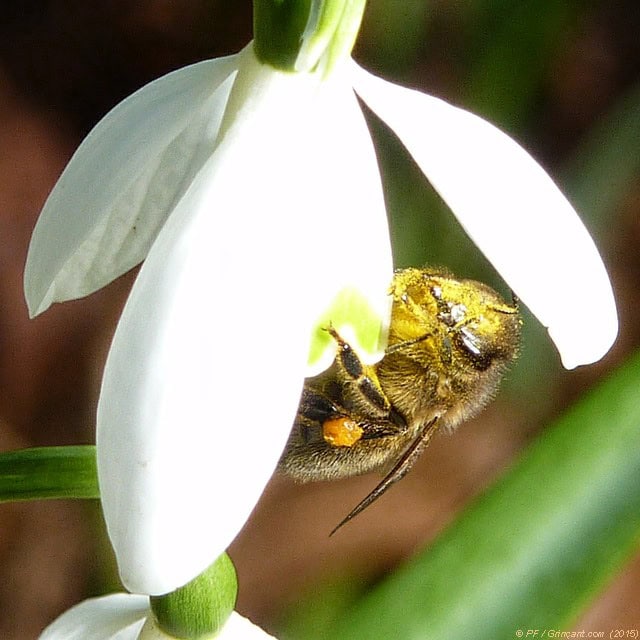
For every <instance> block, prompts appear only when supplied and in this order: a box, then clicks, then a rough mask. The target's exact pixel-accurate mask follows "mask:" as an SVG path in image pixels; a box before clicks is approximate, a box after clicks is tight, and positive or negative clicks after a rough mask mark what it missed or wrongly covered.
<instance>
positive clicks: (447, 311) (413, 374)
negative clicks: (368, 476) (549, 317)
mask: <svg viewBox="0 0 640 640" xmlns="http://www.w3.org/2000/svg"><path fill="white" fill-rule="evenodd" d="M390 295H391V297H392V309H391V322H390V326H389V336H388V344H387V347H386V350H385V353H384V356H383V358H382V359H381V360H380V361H379V362H378V363H376V364H373V365H366V364H364V363H363V362H362V361H361V360H360V358H359V357H358V355H357V353H356V352H355V351H354V350H353V349H352V347H351V346H350V345H349V343H348V342H346V341H345V340H344V339H343V338H342V337H341V336H340V335H339V333H338V332H337V331H336V330H335V329H334V328H333V327H328V328H327V330H328V331H329V333H330V334H331V336H332V337H333V339H334V340H335V341H336V345H337V354H336V358H335V360H334V362H333V364H332V365H331V367H330V368H329V369H327V370H326V371H324V372H323V373H321V374H320V375H318V376H316V377H313V378H307V379H306V380H305V384H304V388H303V392H302V398H301V400H300V405H299V407H298V412H297V416H296V419H295V422H294V425H293V428H292V430H291V434H290V436H289V440H288V442H287V445H286V448H285V450H284V453H283V454H282V457H281V459H280V461H279V463H278V469H279V471H280V472H281V473H283V474H285V475H287V476H290V477H291V478H293V479H294V480H296V481H299V482H309V481H316V480H335V479H339V478H345V477H349V476H354V475H360V474H364V473H367V472H369V471H376V470H378V471H383V472H386V475H385V476H384V478H383V479H382V481H381V482H380V483H379V484H378V485H377V486H376V487H375V488H374V489H373V491H371V493H369V494H368V495H367V496H366V497H365V498H364V499H363V500H362V501H361V502H360V503H359V504H358V505H357V506H356V507H355V508H354V509H353V510H352V511H351V512H350V513H349V514H348V515H347V516H346V517H345V518H344V519H343V520H342V521H341V522H340V523H339V524H338V526H337V527H335V529H334V530H333V531H332V534H333V533H335V532H336V531H337V530H338V529H339V528H340V527H341V526H343V525H344V524H346V523H347V522H349V521H350V520H351V519H352V518H354V517H355V516H357V515H358V514H359V513H361V512H362V511H363V510H364V509H366V508H367V507H368V506H369V505H371V504H372V503H373V502H374V501H375V500H377V499H378V498H379V497H380V496H382V494H384V493H385V491H387V489H389V487H391V486H392V485H393V484H395V483H396V482H398V480H400V479H401V478H403V477H404V476H405V475H406V474H407V472H408V471H409V470H410V469H411V467H412V466H413V465H414V463H415V462H416V460H417V459H418V457H419V456H420V454H421V453H422V452H423V451H424V449H425V448H426V447H427V446H428V445H429V443H430V442H431V440H432V438H433V436H434V435H435V434H436V433H437V432H438V431H440V430H452V429H454V428H455V427H457V426H458V425H459V424H460V423H461V422H462V421H464V420H466V419H468V418H470V417H471V416H473V415H474V414H476V413H477V412H478V411H479V410H480V409H482V408H483V407H484V406H485V405H486V404H487V403H488V402H489V400H490V399H491V398H492V397H493V395H494V394H495V392H496V390H497V388H498V385H499V383H500V379H501V378H502V376H503V374H504V372H505V370H506V368H507V366H508V365H509V364H510V363H511V362H512V361H513V360H514V358H515V357H516V355H517V352H518V347H519V342H520V326H521V319H520V314H519V311H518V305H517V300H515V298H514V301H513V303H511V304H509V303H507V302H505V301H504V300H503V299H502V298H501V297H500V296H499V295H498V294H497V293H496V292H495V291H494V290H493V289H492V288H491V287H489V286H487V285H486V284H483V283H481V282H476V281H474V280H457V279H455V278H454V277H452V276H451V275H450V274H448V273H445V272H443V271H438V270H430V269H415V268H410V269H404V270H399V271H397V272H396V273H395V275H394V278H393V282H392V284H391V287H390Z"/></svg>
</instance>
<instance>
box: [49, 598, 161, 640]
mask: <svg viewBox="0 0 640 640" xmlns="http://www.w3.org/2000/svg"><path fill="white" fill-rule="evenodd" d="M148 613H149V598H148V597H147V596H139V595H132V594H129V593H115V594H112V595H109V596H104V597H101V598H92V599H90V600H85V601H84V602H81V603H80V604H77V605H76V606H75V607H72V608H71V609H69V610H68V611H66V612H65V613H63V614H62V615H61V616H60V617H59V618H58V619H57V620H55V621H54V622H52V623H51V624H50V625H49V626H48V627H47V628H46V629H45V630H44V631H43V632H42V635H41V636H40V640H135V638H137V637H138V633H139V632H140V629H142V626H143V625H144V621H145V619H146V617H147V615H148Z"/></svg>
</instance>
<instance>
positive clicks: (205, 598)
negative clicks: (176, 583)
mask: <svg viewBox="0 0 640 640" xmlns="http://www.w3.org/2000/svg"><path fill="white" fill-rule="evenodd" d="M237 595H238V578H237V575H236V570H235V567H234V566H233V563H232V562H231V559H230V558H229V556H228V555H227V554H226V553H223V554H222V555H221V556H220V557H219V558H218V559H217V560H216V561H215V562H214V563H213V564H212V565H211V566H210V567H209V568H208V569H207V570H206V571H204V572H203V573H201V574H200V575H199V576H198V577H197V578H195V579H194V580H192V581H191V582H189V583H188V584H186V585H185V586H184V587H181V588H180V589H177V590H176V591H173V592H172V593H170V594H168V595H165V596H152V597H151V610H152V611H153V614H154V616H155V618H156V620H157V623H158V626H159V628H160V629H162V630H163V631H164V632H165V633H168V634H169V635H171V636H172V637H175V638H185V639H187V640H204V639H205V638H213V637H215V636H216V634H217V633H218V632H219V631H220V629H221V628H222V627H223V626H224V624H225V622H226V621H227V619H228V618H229V616H230V615H231V612H232V611H233V608H234V607H235V604H236V598H237Z"/></svg>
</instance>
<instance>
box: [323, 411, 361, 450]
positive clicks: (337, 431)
mask: <svg viewBox="0 0 640 640" xmlns="http://www.w3.org/2000/svg"><path fill="white" fill-rule="evenodd" d="M362 433H363V431H362V427H360V426H359V425H358V423H357V422H356V421H355V420H352V419H351V418H348V417H346V416H339V417H338V418H331V419H329V420H325V421H324V422H323V423H322V437H323V438H324V439H325V442H327V443H328V444H330V445H331V446H332V447H352V446H353V445H354V444H355V443H356V442H358V440H360V438H361V437H362Z"/></svg>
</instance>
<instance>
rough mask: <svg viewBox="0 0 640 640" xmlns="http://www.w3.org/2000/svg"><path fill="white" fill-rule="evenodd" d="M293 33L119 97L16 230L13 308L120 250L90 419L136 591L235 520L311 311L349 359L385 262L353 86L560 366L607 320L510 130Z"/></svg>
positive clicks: (288, 408) (118, 541)
mask: <svg viewBox="0 0 640 640" xmlns="http://www.w3.org/2000/svg"><path fill="white" fill-rule="evenodd" d="M257 4H258V3H256V6H257ZM262 4H265V3H262ZM305 38H306V36H305ZM305 38H303V42H304V46H303V50H302V51H300V52H298V55H297V57H296V63H295V64H296V70H295V71H291V70H288V71H282V70H278V69H276V68H274V66H273V65H272V64H270V63H269V62H265V56H264V54H263V52H262V49H261V46H263V45H264V40H263V41H262V45H261V44H260V39H259V38H258V32H256V44H255V45H254V44H253V43H252V44H250V45H249V46H247V47H246V48H245V49H244V50H243V51H242V52H240V53H239V54H237V55H233V56H229V57H226V58H221V59H216V60H207V61H205V62H201V63H199V64H195V65H193V66H190V67H186V68H183V69H180V70H178V71H175V72H173V73H170V74H169V75H167V76H164V77H162V78H160V79H158V80H156V81H155V82H152V83H151V84H149V85H147V86H146V87H144V88H142V89H141V90H139V91H138V92H137V93H135V94H134V95H132V96H130V97H129V98H127V99H126V100H124V101H123V102H122V103H121V104H119V105H118V106H117V107H115V108H114V109H113V111H111V112H110V113H109V114H108V115H107V116H105V118H104V119H103V120H102V121H101V122H100V123H99V124H98V125H97V126H96V127H95V128H94V130H93V131H92V132H91V133H90V134H89V136H88V137H87V139H86V140H85V141H84V142H83V143H82V145H81V146H80V148H79V149H78V151H77V152H76V154H75V155H74V157H73V158H72V159H71V161H70V163H69V165H68V167H67V168H66V170H65V171H64V173H63V175H62V176H61V178H60V180H59V182H58V184H57V185H56V187H55V188H54V190H53V191H52V193H51V195H50V196H49V199H48V201H47V203H46V205H45V207H44V210H43V212H42V214H41V217H40V219H39V221H38V224H37V227H36V229H35V231H34V234H33V238H32V242H31V247H30V251H29V256H28V261H27V267H26V273H25V289H26V296H27V300H28V302H29V308H30V310H31V313H32V314H37V313H40V312H42V311H44V310H45V309H46V308H47V307H48V306H49V305H50V304H51V303H52V302H54V301H62V300H68V299H71V298H76V297H79V296H83V295H86V294H88V293H91V292H92V291H95V290H96V289H98V288H100V287H102V286H104V285H106V284H107V283H108V282H110V281H111V280H113V279H114V278H116V277H117V276H119V275H120V274H122V273H124V272H125V271H127V270H128V269H130V268H131V267H133V266H134V265H136V264H138V263H140V262H141V261H143V260H144V263H143V265H142V268H141V269H140V272H139V274H138V276H137V279H136V282H135V284H134V286H133V289H132V291H131V294H130V297H129V299H128V301H127V304H126V306H125V309H124V311H123V314H122V317H121V319H120V322H119V324H118V327H117V330H116V333H115V336H114V339H113V344H112V347H111V350H110V353H109V357H108V361H107V364H106V368H105V372H104V380H103V385H102V391H101V396H100V403H99V408H98V426H97V446H98V470H99V480H100V489H101V495H102V504H103V509H104V513H105V518H106V522H107V526H108V531H109V535H110V538H111V541H112V543H113V546H114V548H115V552H116V556H117V560H118V566H119V569H120V573H121V577H122V580H123V582H124V584H125V586H126V587H127V588H128V589H129V590H131V591H133V592H136V593H146V594H162V593H166V592H169V591H171V590H173V589H175V588H176V587H178V586H180V585H182V584H184V583H186V582H187V581H189V580H190V579H191V578H192V577H193V576H195V575H196V574H198V573H199V572H200V571H202V570H203V569H204V568H205V567H206V566H207V565H208V564H209V563H210V562H211V561H212V559H213V558H215V557H217V556H218V555H219V554H220V553H221V552H222V551H223V550H224V549H225V548H226V547H227V546H228V545H229V543H230V542H231V541H232V539H233V538H234V537H235V535H236V534H237V533H238V531H239V530H240V529H241V527H242V526H243V524H244V522H245V520H246V519H247V517H248V516H249V514H250V512H251V510H252V509H253V507H254V505H255V502H256V501H257V499H258V498H259V496H260V494H261V492H262V490H263V488H264V486H265V484H266V482H267V480H268V479H269V477H270V475H271V473H272V472H273V469H274V467H275V465H276V463H277V461H278V458H279V456H280V453H281V451H282V449H283V446H284V444H285V442H286V438H287V435H288V432H289V429H290V426H291V424H292V422H293V418H294V415H295V411H296V407H297V403H298V398H299V393H300V390H301V386H302V383H303V378H304V377H305V375H309V374H310V373H313V372H317V371H319V370H320V369H322V368H323V367H325V366H326V365H327V364H328V362H329V361H330V360H331V358H332V354H331V352H327V350H326V349H324V346H326V345H322V344H320V343H319V338H318V339H316V340H314V341H313V343H312V347H313V351H312V353H311V355H309V343H310V336H311V335H312V333H314V331H315V332H316V334H317V335H318V336H320V337H321V336H323V335H324V334H323V333H322V332H321V331H318V327H322V326H326V325H327V324H328V323H329V322H331V323H332V324H333V325H334V326H335V327H336V328H337V329H338V330H339V331H340V332H341V333H342V334H343V335H344V336H345V337H346V338H347V339H348V340H349V341H350V342H351V343H352V344H354V345H355V347H356V348H357V350H358V351H359V353H360V354H361V356H362V357H363V358H365V359H367V360H369V361H373V360H375V359H376V358H379V357H380V355H381V350H382V348H383V347H384V332H385V323H386V322H387V317H388V305H389V302H388V299H387V293H386V292H387V287H388V284H389V282H390V280H391V276H392V262H391V252H390V248H389V238H388V230H387V222H386V213H385V205H384V198H383V191H382V187H381V181H380V175H379V170H378V166H377V161H376V156H375V150H374V147H373V143H372V140H371V137H370V134H369V131H368V129H367V125H366V122H365V119H364V116H363V114H362V111H361V108H360V106H359V103H358V98H360V99H362V100H363V101H364V102H365V103H366V104H367V106H368V107H369V108H371V109H372V110H373V111H374V112H375V113H376V114H377V115H378V116H379V117H380V118H381V119H382V120H383V121H384V122H385V123H386V124H387V125H388V126H389V127H390V128H391V129H392V130H393V131H394V132H395V134H396V135H397V136H398V137H399V139H400V140H401V141H402V143H403V144H404V145H405V147H406V148H407V149H408V151H409V152H410V153H411V155H412V156H413V158H414V159H415V161H416V162H417V164H418V166H419V167H420V168H421V169H422V171H423V172H424V174H425V176H426V178H427V179H428V180H429V181H430V182H431V183H432V184H433V186H434V187H435V188H436V190H437V191H438V192H439V193H440V195H441V196H442V197H443V199H444V200H445V201H446V202H447V203H448V204H449V205H450V207H451V209H452V211H453V212H454V214H455V215H456V216H457V218H458V220H459V221H460V222H461V223H462V225H463V226H464V228H465V229H466V230H467V231H468V233H469V235H470V236H471V237H472V238H473V239H474V241H475V242H476V243H477V245H478V247H479V248H480V249H481V250H482V251H483V252H484V253H485V254H486V255H487V257H488V258H489V260H490V261H491V262H492V263H493V264H494V265H495V267H496V268H497V270H498V271H499V272H500V273H501V274H502V276H503V277H504V278H505V280H506V281H507V282H508V283H509V285H510V286H511V287H512V288H513V290H514V291H515V293H516V294H517V295H518V296H519V297H520V299H521V300H522V301H523V302H524V303H525V304H526V305H527V306H528V307H529V308H530V309H531V311H532V312H533V313H534V314H535V315H536V316H537V317H538V319H539V320H540V321H541V322H542V323H543V324H544V325H545V326H547V327H548V329H549V333H550V335H551V338H552V339H553V340H554V342H555V344H556V345H557V347H558V349H559V351H560V354H561V357H562V360H563V362H564V364H565V365H566V366H567V367H574V366H577V365H579V364H581V363H588V362H592V361H594V360H597V359H599V358H600V357H602V355H604V353H605V352H606V351H607V350H608V348H609V347H610V345H611V344H612V342H613V340H614V338H615V335H616V332H617V317H616V311H615V304H614V301H613V296H612V292H611V287H610V284H609V280H608V277H607V274H606V271H605V269H604V267H603V264H602V261H601V259H600V257H599V255H598V252H597V250H596V248H595V246H594V243H593V241H592V240H591V238H590V236H589V234H588V233H587V231H586V230H585V228H584V226H583V225H582V223H581V222H580V220H579V218H578V216H577V214H576V213H575V211H574V210H573V208H572V207H571V205H570V204H569V202H568V201H567V199H566V198H565V197H564V196H563V195H562V193H561V192H560V191H559V190H558V188H557V187H556V186H555V184H554V183H553V181H552V180H551V178H550V177H549V176H548V175H547V174H546V173H545V171H544V170H543V169H542V168H541V167H540V166H539V165H538V164H537V163H536V162H535V160H533V159H532V158H531V156H530V155H529V154H528V153H527V152H526V151H524V150H523V149H522V148H521V147H520V146H519V145H518V144H517V143H516V142H515V141H514V140H512V139H511V138H509V137H508V136H507V135H506V134H504V133H502V132H501V131H499V130H498V129H497V128H495V127H494V126H493V125H491V124H489V123H488V122H486V121H485V120H483V119H481V118H479V117H477V116H475V115H473V114H471V113H469V112H467V111H465V110H463V109H460V108H457V107H454V106H452V105H450V104H447V103H446V102H444V101H442V100H439V99H437V98H434V97H431V96H429V95H426V94H424V93H421V92H419V91H415V90H412V89H408V88H405V87H401V86H398V85H395V84H393V83H391V82H388V81H385V80H383V79H381V78H378V77H376V76H374V75H372V74H370V73H368V72H367V71H365V70H364V69H362V68H361V67H359V66H358V65H357V64H356V63H355V62H354V61H353V60H351V59H350V58H349V57H348V56H343V57H342V58H340V56H336V55H335V50H334V49H331V48H330V47H324V49H323V48H322V47H321V46H320V45H319V44H318V42H320V41H321V40H322V39H318V38H316V39H314V38H306V39H305ZM349 50H350V49H349ZM323 51H324V53H323ZM336 57H337V59H334V58H336ZM594 299H597V300H598V301H599V304H598V305H593V304H592V300H594ZM585 336H586V337H585Z"/></svg>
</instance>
